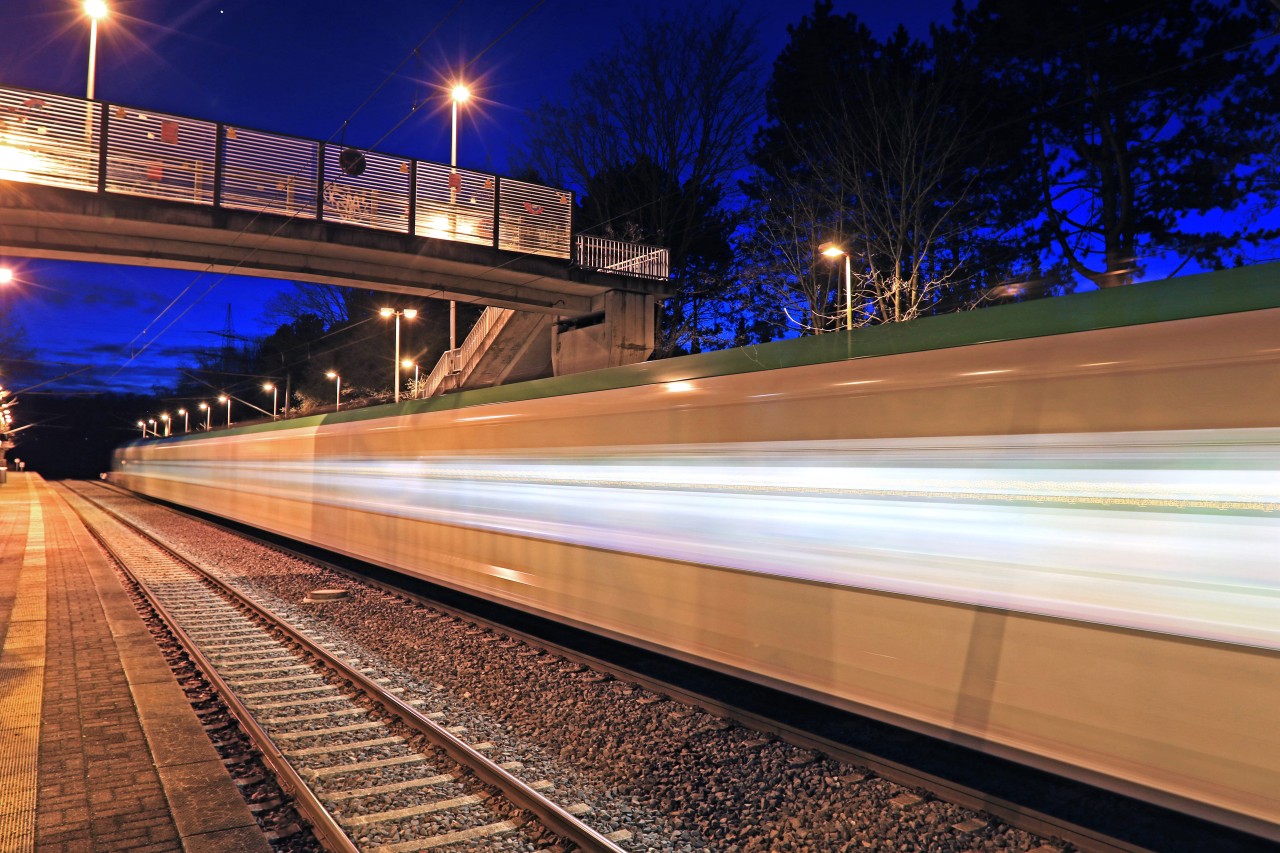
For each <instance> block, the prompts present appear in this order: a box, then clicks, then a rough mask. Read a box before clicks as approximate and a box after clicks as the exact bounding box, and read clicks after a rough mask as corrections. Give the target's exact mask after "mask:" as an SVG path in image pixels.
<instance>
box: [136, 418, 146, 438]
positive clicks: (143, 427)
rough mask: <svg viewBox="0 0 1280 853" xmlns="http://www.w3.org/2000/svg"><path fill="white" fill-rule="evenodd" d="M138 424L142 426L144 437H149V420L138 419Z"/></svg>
mask: <svg viewBox="0 0 1280 853" xmlns="http://www.w3.org/2000/svg"><path fill="white" fill-rule="evenodd" d="M138 426H140V427H142V437H143V438H146V437H147V422H146V421H138Z"/></svg>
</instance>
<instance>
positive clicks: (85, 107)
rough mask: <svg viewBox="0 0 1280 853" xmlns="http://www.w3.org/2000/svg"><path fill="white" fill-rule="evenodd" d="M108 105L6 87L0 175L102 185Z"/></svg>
mask: <svg viewBox="0 0 1280 853" xmlns="http://www.w3.org/2000/svg"><path fill="white" fill-rule="evenodd" d="M101 115H102V105H101V104H97V103H93V102H91V101H86V100H83V99H81V98H64V97H60V96H58V95H45V94H42V93H37V92H29V91H27V90H25V89H7V88H4V89H0V180H5V181H23V182H26V183H31V184H44V185H45V186H51V187H67V188H69V189H74V190H90V191H93V190H97V189H98V134H99V132H100V129H101V123H100V118H101Z"/></svg>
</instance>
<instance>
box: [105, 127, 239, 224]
mask: <svg viewBox="0 0 1280 853" xmlns="http://www.w3.org/2000/svg"><path fill="white" fill-rule="evenodd" d="M105 107H106V109H107V111H108V113H109V115H108V116H107V139H106V142H107V158H106V169H107V174H106V190H107V192H113V193H121V194H124V195H136V196H144V197H146V198H161V199H168V200H171V201H185V202H187V203H189V204H209V205H211V204H213V168H214V149H215V147H216V145H217V138H218V133H217V128H218V126H217V125H216V124H215V123H213V122H211V121H200V120H199V119H193V118H183V117H182V116H172V115H166V114H164V113H155V112H151V111H149V110H136V109H133V108H132V107H122V106H119V105H116V104H106V105H105Z"/></svg>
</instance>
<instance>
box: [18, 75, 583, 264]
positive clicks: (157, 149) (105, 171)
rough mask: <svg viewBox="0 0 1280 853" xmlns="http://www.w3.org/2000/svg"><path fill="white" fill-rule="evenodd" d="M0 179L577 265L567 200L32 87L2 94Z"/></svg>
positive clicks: (503, 181) (568, 196)
mask: <svg viewBox="0 0 1280 853" xmlns="http://www.w3.org/2000/svg"><path fill="white" fill-rule="evenodd" d="M0 180H8V181H23V182H26V183H33V184H42V185H45V186H55V187H64V188H68V189H75V190H84V191H88V192H104V193H119V194H125V195H134V196H142V197H145V198H155V199H162V200H166V201H180V202H186V203H188V204H199V205H212V206H214V207H224V208H234V209H237V210H249V211H256V212H261V213H266V214H271V215H275V216H288V217H293V218H308V219H315V220H319V221H323V222H336V223H342V224H345V225H357V226H361V227H365V228H374V229H377V230H380V231H394V232H399V233H403V234H411V235H416V236H420V237H431V238H434V239H437V240H451V241H456V242H463V243H472V244H476V245H482V246H493V247H494V248H498V249H503V250H506V251H511V252H519V253H522V254H534V255H545V256H548V257H555V258H564V259H568V258H569V257H570V255H571V245H570V238H571V228H572V212H573V193H571V192H570V191H568V190H563V189H556V188H554V187H545V186H540V185H538V184H531V183H528V182H525V181H516V180H512V179H509V178H501V177H498V176H497V175H490V174H486V173H484V172H475V171H471V170H467V169H455V168H453V167H450V166H446V165H443V164H440V163H432V162H429V161H425V160H415V159H412V158H408V157H398V156H395V155H391V154H385V153H382V152H378V151H369V150H365V149H356V148H353V147H350V146H345V145H340V144H339V145H335V144H332V143H327V142H319V141H317V140H313V139H303V138H300V137H295V136H288V135H283V134H274V133H266V132H263V131H260V130H255V129H252V128H247V127H242V126H239V125H231V124H225V123H222V122H210V121H203V120H201V119H195V118H189V117H185V116H176V115H169V114H165V113H158V112H154V111H151V110H142V109H137V108H135V107H130V106H124V105H120V104H112V103H104V102H100V101H88V100H85V99H83V98H72V97H67V96H64V95H53V94H48V93H43V92H36V91H31V90H26V89H16V88H4V87H0Z"/></svg>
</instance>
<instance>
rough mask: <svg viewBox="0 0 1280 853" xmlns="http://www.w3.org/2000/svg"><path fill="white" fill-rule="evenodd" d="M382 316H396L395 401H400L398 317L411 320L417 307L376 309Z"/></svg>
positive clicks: (416, 314)
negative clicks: (400, 309)
mask: <svg viewBox="0 0 1280 853" xmlns="http://www.w3.org/2000/svg"><path fill="white" fill-rule="evenodd" d="M378 313H379V314H381V315H382V316H383V317H395V318H396V359H395V361H396V386H395V387H396V402H397V403H399V402H400V318H401V317H402V316H403V317H404V318H405V319H406V320H412V319H413V318H414V317H417V316H418V309H417V308H406V309H404V310H403V311H399V310H396V309H394V308H383V309H381V310H379V311H378Z"/></svg>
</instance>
